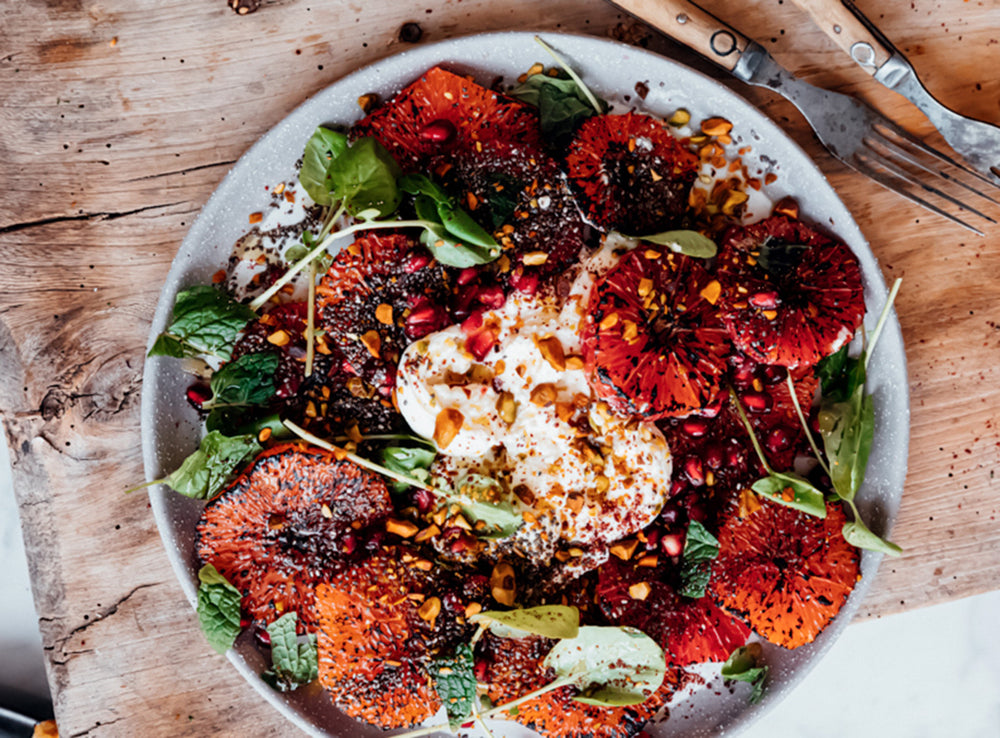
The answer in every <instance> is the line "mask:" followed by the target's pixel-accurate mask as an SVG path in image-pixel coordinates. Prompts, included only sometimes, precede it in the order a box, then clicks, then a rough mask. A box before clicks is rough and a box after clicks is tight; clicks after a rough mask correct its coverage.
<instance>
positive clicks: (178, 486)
mask: <svg viewBox="0 0 1000 738" xmlns="http://www.w3.org/2000/svg"><path fill="white" fill-rule="evenodd" d="M261 451H263V449H262V448H261V446H260V444H259V443H257V437H256V436H252V435H245V436H224V435H222V434H221V433H219V432H218V431H212V432H211V433H209V434H208V435H207V436H205V437H204V438H203V439H201V445H200V446H199V447H198V450H197V451H195V452H194V453H192V454H191V455H190V456H188V457H187V458H186V459H185V460H184V463H183V464H181V466H180V468H179V469H177V470H176V471H175V472H174V473H173V474H171V475H170V476H168V477H167V478H166V479H164V480H163V483H164V484H166V485H167V486H168V487H170V488H171V489H173V490H174V491H175V492H179V493H180V494H182V495H184V496H185V497H193V498H196V499H199V500H209V499H211V498H213V497H215V496H216V495H217V494H219V492H221V491H222V489H223V488H224V487H225V486H226V485H227V484H228V483H229V480H230V479H232V477H233V476H234V475H235V473H236V472H238V471H239V469H240V467H241V466H243V465H244V464H245V463H246V462H248V461H249V460H250V459H252V458H253V457H255V456H256V455H257V454H259V453H260V452H261Z"/></svg>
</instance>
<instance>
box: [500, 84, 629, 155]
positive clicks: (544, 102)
mask: <svg viewBox="0 0 1000 738" xmlns="http://www.w3.org/2000/svg"><path fill="white" fill-rule="evenodd" d="M510 95H511V96H512V97H515V98H517V99H519V100H521V101H523V102H526V103H528V104H529V105H534V106H535V107H537V108H538V118H539V126H540V128H541V131H542V136H543V137H544V138H545V139H546V140H547V141H551V142H552V143H554V144H556V145H557V146H558V145H561V144H563V143H565V142H567V141H568V140H569V139H570V138H572V136H573V134H574V133H575V132H576V129H577V127H578V126H579V124H580V123H582V122H583V121H584V120H586V119H587V118H589V117H590V116H592V115H594V114H595V113H596V112H597V111H596V110H594V107H593V106H592V105H591V104H590V101H589V100H588V99H587V96H586V94H585V93H584V92H583V90H581V89H580V86H579V85H578V84H577V83H576V82H575V81H574V80H572V79H571V78H570V77H569V75H567V74H566V73H565V72H560V73H559V76H558V77H550V76H549V75H547V74H532V75H531V76H530V77H528V78H527V79H526V80H525V81H524V82H523V83H522V84H520V85H518V86H517V87H515V88H514V89H513V90H511V92H510ZM595 99H596V100H597V101H598V104H599V106H600V107H601V108H602V109H603V111H604V112H607V111H608V110H609V108H610V106H609V105H608V103H607V101H605V100H602V99H601V98H599V97H596V96H595Z"/></svg>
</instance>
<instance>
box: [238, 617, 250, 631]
mask: <svg viewBox="0 0 1000 738" xmlns="http://www.w3.org/2000/svg"><path fill="white" fill-rule="evenodd" d="M252 622H253V621H252V620H250V618H240V628H241V629H243V630H246V629H247V628H249V627H250V623H252Z"/></svg>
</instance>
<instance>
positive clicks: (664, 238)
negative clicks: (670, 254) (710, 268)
mask: <svg viewBox="0 0 1000 738" xmlns="http://www.w3.org/2000/svg"><path fill="white" fill-rule="evenodd" d="M626 238H638V239H641V240H643V241H647V242H649V243H655V244H658V245H660V246H666V247H667V248H668V249H670V250H671V251H675V252H677V253H678V254H684V255H685V256H693V257H695V258H697V259H711V258H712V257H713V256H715V255H716V253H718V251H719V248H718V246H716V245H715V241H713V240H712V239H711V238H709V237H708V236H705V235H702V234H701V233H698V231H664V232H663V233H654V234H652V235H649V236H626Z"/></svg>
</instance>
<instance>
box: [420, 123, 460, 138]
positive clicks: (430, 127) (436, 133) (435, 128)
mask: <svg viewBox="0 0 1000 738" xmlns="http://www.w3.org/2000/svg"><path fill="white" fill-rule="evenodd" d="M455 133H456V131H455V124H454V123H452V122H451V121H450V120H445V119H444V118H438V119H437V120H432V121H431V122H430V123H428V124H427V125H426V126H424V127H423V128H422V129H421V131H420V134H419V135H420V138H421V139H423V140H424V141H433V142H434V143H440V144H444V143H448V142H449V141H451V140H452V139H453V138H455Z"/></svg>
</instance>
